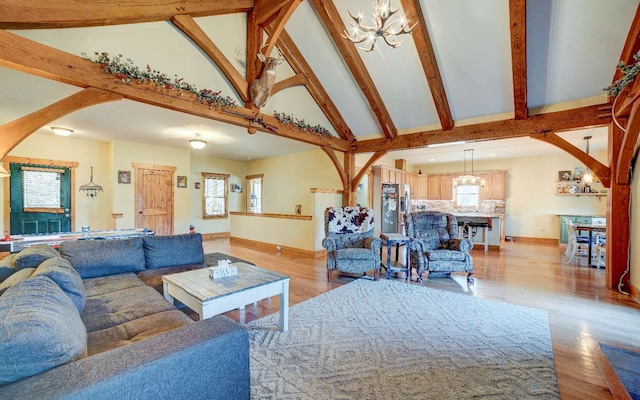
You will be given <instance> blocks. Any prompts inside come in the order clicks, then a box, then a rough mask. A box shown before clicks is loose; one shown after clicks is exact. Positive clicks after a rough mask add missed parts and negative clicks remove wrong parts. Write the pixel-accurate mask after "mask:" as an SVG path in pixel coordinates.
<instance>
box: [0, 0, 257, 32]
mask: <svg viewBox="0 0 640 400" xmlns="http://www.w3.org/2000/svg"><path fill="white" fill-rule="evenodd" d="M253 6H254V0H210V1H201V0H165V1H161V2H159V1H156V0H127V2H126V4H123V3H122V2H119V1H86V0H56V1H42V0H2V1H1V2H0V28H1V29H43V28H46V29H51V28H77V27H85V26H102V25H122V24H134V23H140V22H154V21H168V20H169V19H170V18H171V17H172V16H174V15H177V14H186V15H191V16H192V17H204V16H209V15H221V14H233V13H240V12H248V11H250V10H251V9H253Z"/></svg>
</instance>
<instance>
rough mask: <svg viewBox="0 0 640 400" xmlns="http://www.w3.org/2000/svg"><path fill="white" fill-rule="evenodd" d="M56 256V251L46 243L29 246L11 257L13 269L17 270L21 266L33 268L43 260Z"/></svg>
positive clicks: (21, 267)
mask: <svg viewBox="0 0 640 400" xmlns="http://www.w3.org/2000/svg"><path fill="white" fill-rule="evenodd" d="M58 256H59V254H58V252H57V251H56V250H55V249H54V248H53V247H51V246H47V245H46V244H36V245H33V246H29V247H27V248H26V249H24V250H22V251H20V252H19V253H17V254H16V255H15V257H13V269H14V270H16V271H18V270H21V269H23V268H35V267H37V266H38V265H40V263H41V262H43V261H44V260H48V259H49V258H51V257H58Z"/></svg>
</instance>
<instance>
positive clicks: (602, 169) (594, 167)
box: [531, 133, 611, 188]
mask: <svg viewBox="0 0 640 400" xmlns="http://www.w3.org/2000/svg"><path fill="white" fill-rule="evenodd" d="M531 138H533V139H538V140H541V141H543V142H547V143H549V144H552V145H554V146H556V147H558V148H560V149H562V150H564V151H566V152H567V153H569V154H571V155H572V156H574V157H575V158H577V159H578V160H580V161H582V163H584V165H585V166H586V167H587V168H589V169H590V170H591V171H592V172H593V173H594V174H595V175H596V176H597V177H598V179H600V182H602V186H604V187H606V188H608V187H610V186H611V170H610V169H609V167H607V166H606V165H604V164H602V163H601V162H600V161H598V160H596V159H595V158H593V157H591V156H590V155H588V154H587V153H585V152H584V151H582V150H580V149H579V148H577V147H576V146H574V145H572V144H571V143H569V142H567V141H566V140H564V139H562V138H561V137H560V136H558V135H556V134H555V133H536V134H534V135H531Z"/></svg>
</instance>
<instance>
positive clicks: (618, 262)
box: [605, 123, 631, 291]
mask: <svg viewBox="0 0 640 400" xmlns="http://www.w3.org/2000/svg"><path fill="white" fill-rule="evenodd" d="M623 139H624V131H622V130H621V129H620V128H618V127H617V126H616V125H615V124H614V123H611V124H610V125H609V169H610V170H611V174H612V176H611V178H612V179H611V186H610V188H609V195H608V196H607V202H608V203H607V236H608V237H607V261H606V265H607V269H606V274H605V284H606V286H607V288H609V289H611V290H619V287H618V284H619V282H620V278H621V277H622V275H623V274H624V272H625V271H626V270H627V267H628V266H629V251H628V250H629V244H630V220H629V206H630V199H631V186H630V185H629V183H619V182H621V181H622V182H624V181H625V180H619V179H618V177H617V176H615V174H617V172H618V169H617V168H616V167H615V166H616V165H617V163H618V157H619V155H620V153H621V147H622V144H623ZM627 182H628V180H627ZM628 279H629V277H628V276H626V277H625V280H626V281H627V282H624V287H623V288H622V289H623V290H625V291H628V289H629V287H628ZM625 287H626V288H625Z"/></svg>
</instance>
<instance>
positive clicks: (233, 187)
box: [231, 183, 242, 193]
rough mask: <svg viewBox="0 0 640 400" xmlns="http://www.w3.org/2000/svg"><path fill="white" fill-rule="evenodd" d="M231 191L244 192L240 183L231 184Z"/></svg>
mask: <svg viewBox="0 0 640 400" xmlns="http://www.w3.org/2000/svg"><path fill="white" fill-rule="evenodd" d="M231 192H233V193H242V185H241V184H239V183H232V184H231Z"/></svg>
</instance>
